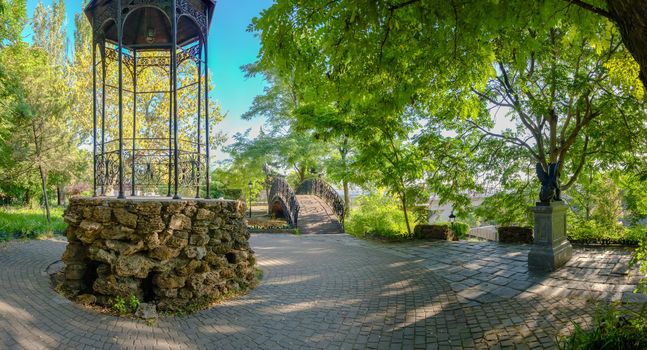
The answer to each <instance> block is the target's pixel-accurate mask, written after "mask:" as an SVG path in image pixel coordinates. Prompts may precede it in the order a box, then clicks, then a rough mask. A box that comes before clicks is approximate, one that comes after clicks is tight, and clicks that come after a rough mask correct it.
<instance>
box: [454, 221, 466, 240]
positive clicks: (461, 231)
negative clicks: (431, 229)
mask: <svg viewBox="0 0 647 350" xmlns="http://www.w3.org/2000/svg"><path fill="white" fill-rule="evenodd" d="M451 227H452V230H453V231H454V234H455V235H456V237H458V239H465V238H467V233H468V232H470V225H468V224H466V223H464V222H460V221H456V222H454V225H451Z"/></svg>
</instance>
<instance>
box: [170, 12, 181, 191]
mask: <svg viewBox="0 0 647 350" xmlns="http://www.w3.org/2000/svg"><path fill="white" fill-rule="evenodd" d="M171 7H172V15H171V31H172V32H173V33H172V39H171V40H172V41H173V42H172V43H171V65H172V66H173V175H174V176H175V184H174V193H175V194H174V195H173V199H180V196H179V194H178V185H179V182H180V174H179V150H178V144H177V141H178V137H177V0H173V1H172V5H171Z"/></svg>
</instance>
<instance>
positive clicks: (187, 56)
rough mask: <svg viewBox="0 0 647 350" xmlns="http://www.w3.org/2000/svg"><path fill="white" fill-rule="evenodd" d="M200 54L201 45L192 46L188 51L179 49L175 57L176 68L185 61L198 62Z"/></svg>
mask: <svg viewBox="0 0 647 350" xmlns="http://www.w3.org/2000/svg"><path fill="white" fill-rule="evenodd" d="M201 52H202V45H194V46H191V47H189V48H188V49H186V50H185V49H182V48H180V52H179V53H178V55H177V62H178V66H179V65H180V64H182V62H184V61H186V60H193V61H194V62H195V63H198V62H199V61H200V54H201Z"/></svg>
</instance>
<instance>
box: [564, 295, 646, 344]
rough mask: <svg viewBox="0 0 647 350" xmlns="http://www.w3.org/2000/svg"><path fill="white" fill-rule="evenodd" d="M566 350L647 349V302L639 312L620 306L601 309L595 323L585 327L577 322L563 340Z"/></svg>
mask: <svg viewBox="0 0 647 350" xmlns="http://www.w3.org/2000/svg"><path fill="white" fill-rule="evenodd" d="M558 347H559V348H560V349H564V350H588V349H591V350H593V349H596V350H598V349H599V350H606V349H608V350H611V349H613V350H616V349H626V350H630V349H636V350H638V349H645V348H647V304H644V305H642V307H641V308H640V310H639V311H632V310H630V309H626V308H624V309H621V308H619V307H618V306H616V305H611V306H609V307H607V308H604V309H601V310H598V312H597V314H596V316H595V319H594V325H593V327H592V328H590V329H584V328H582V327H581V326H580V325H579V324H575V329H574V330H573V332H572V333H571V334H570V335H569V336H567V337H564V338H563V339H561V340H559V342H558Z"/></svg>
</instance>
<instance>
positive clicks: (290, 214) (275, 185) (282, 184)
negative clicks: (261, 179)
mask: <svg viewBox="0 0 647 350" xmlns="http://www.w3.org/2000/svg"><path fill="white" fill-rule="evenodd" d="M277 199H280V200H281V202H282V203H281V205H283V206H285V208H284V210H283V212H284V214H285V216H286V219H287V220H288V223H289V224H290V225H291V226H292V227H296V226H297V221H298V220H299V202H297V196H296V194H295V193H294V190H292V187H290V184H288V182H287V181H286V180H285V178H284V177H283V176H275V177H274V178H273V179H272V186H271V187H270V193H269V196H268V197H267V200H268V206H269V208H272V206H273V205H274V203H275V202H276V200H277Z"/></svg>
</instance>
